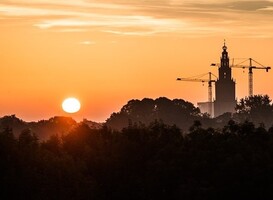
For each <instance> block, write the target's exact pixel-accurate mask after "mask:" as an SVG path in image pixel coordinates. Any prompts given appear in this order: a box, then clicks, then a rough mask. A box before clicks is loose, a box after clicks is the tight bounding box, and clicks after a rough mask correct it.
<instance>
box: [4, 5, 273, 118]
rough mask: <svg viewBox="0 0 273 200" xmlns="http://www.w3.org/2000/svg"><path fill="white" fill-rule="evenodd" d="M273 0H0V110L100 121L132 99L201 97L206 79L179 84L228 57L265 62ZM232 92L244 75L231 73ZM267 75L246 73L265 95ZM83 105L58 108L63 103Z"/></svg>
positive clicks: (241, 92)
mask: <svg viewBox="0 0 273 200" xmlns="http://www.w3.org/2000/svg"><path fill="white" fill-rule="evenodd" d="M272 21H273V1H230V0H227V1H221V2H219V1H216V0H207V1H193V0H188V1H182V0H158V1H153V0H147V1H145V2H143V1H141V0H130V1H129V0H127V1H125V0H112V1H107V0H100V1H92V0H54V1H53V0H1V1H0V46H1V51H0V67H1V78H0V84H1V88H0V90H1V98H0V116H3V115H9V114H16V115H17V116H18V117H20V118H22V119H24V120H26V121H32V120H35V121H36V120H40V119H47V118H49V117H52V116H55V115H67V116H72V117H73V118H75V119H77V120H81V119H83V118H87V119H89V120H93V121H104V120H106V119H107V118H108V117H109V116H110V114H111V113H112V112H115V111H119V110H120V108H121V107H122V106H123V105H124V104H126V103H127V101H128V100H130V99H135V98H137V99H142V98H144V97H149V98H157V97H160V96H166V97H168V98H170V99H173V98H182V99H185V100H188V101H191V102H193V103H196V102H198V101H206V100H207V85H204V86H202V84H201V83H190V82H177V81H176V77H190V76H194V75H198V74H203V73H206V72H209V71H212V72H213V73H214V74H216V75H217V68H213V67H210V63H212V62H219V59H220V55H221V51H222V45H223V40H224V39H226V44H227V46H228V52H229V56H230V58H249V57H252V58H254V59H255V60H257V61H259V62H260V63H262V64H264V65H266V66H271V67H272V66H273V58H272V50H271V49H272V47H273V25H272ZM233 77H234V79H236V90H237V92H236V96H237V98H238V99H239V98H242V97H244V96H246V95H247V94H248V82H247V71H245V72H243V70H241V69H234V70H233ZM272 79H273V71H271V72H269V73H266V72H264V71H262V70H256V71H254V93H255V94H269V95H270V97H271V98H273V88H272V86H271V83H270V81H271V80H272ZM69 96H75V97H77V98H78V99H79V100H80V101H81V103H82V109H81V111H80V112H78V113H76V114H71V115H68V114H65V113H64V112H63V111H62V109H61V103H62V101H63V99H65V98H66V97H69Z"/></svg>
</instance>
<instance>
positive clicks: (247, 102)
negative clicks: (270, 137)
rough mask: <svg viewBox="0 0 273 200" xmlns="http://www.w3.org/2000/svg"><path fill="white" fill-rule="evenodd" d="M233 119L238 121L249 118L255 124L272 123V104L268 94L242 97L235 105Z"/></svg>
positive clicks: (268, 124)
mask: <svg viewBox="0 0 273 200" xmlns="http://www.w3.org/2000/svg"><path fill="white" fill-rule="evenodd" d="M235 109H236V113H237V114H236V115H235V119H237V120H239V121H241V122H242V121H245V120H249V121H252V122H254V123H255V124H256V125H259V124H260V123H264V124H265V125H266V127H270V126H271V125H272V123H273V121H272V117H273V106H272V103H271V99H270V98H269V96H268V95H254V96H250V97H245V98H242V99H241V100H240V101H239V103H238V104H237V105H236V108H235Z"/></svg>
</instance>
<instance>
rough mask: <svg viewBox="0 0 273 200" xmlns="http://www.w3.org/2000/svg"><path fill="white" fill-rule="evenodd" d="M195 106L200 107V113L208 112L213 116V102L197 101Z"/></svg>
mask: <svg viewBox="0 0 273 200" xmlns="http://www.w3.org/2000/svg"><path fill="white" fill-rule="evenodd" d="M197 106H198V108H199V109H200V111H201V113H208V114H209V115H210V116H211V117H213V113H214V106H213V102H198V103H197ZM210 106H211V109H210Z"/></svg>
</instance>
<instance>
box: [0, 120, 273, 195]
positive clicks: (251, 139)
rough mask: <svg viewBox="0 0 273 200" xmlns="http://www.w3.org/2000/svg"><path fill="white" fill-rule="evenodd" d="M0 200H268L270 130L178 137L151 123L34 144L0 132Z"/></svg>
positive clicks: (241, 128) (84, 129)
mask: <svg viewBox="0 0 273 200" xmlns="http://www.w3.org/2000/svg"><path fill="white" fill-rule="evenodd" d="M0 158H1V159H0V173H1V174H0V181H1V183H2V184H1V185H2V186H1V194H0V195H1V196H0V198H1V199H216V198H217V199H219V198H221V199H232V198H236V199H249V198H250V199H253V198H254V199H266V198H272V197H273V193H272V191H273V183H272V180H273V127H272V128H270V129H269V130H268V131H267V130H266V129H264V128H263V127H262V126H260V127H255V126H254V124H253V123H251V122H245V123H236V122H234V121H229V123H228V124H227V125H226V126H225V127H223V129H222V130H215V129H213V128H208V129H204V128H202V125H201V123H200V122H199V121H196V122H195V123H194V124H193V125H192V127H191V128H190V131H189V134H187V135H183V134H182V132H181V131H180V129H178V128H177V127H176V126H168V125H165V124H163V123H161V122H158V121H155V122H153V123H151V124H150V125H149V126H145V125H143V124H142V125H131V126H129V127H127V128H125V129H123V130H122V131H120V132H115V131H112V130H110V129H108V128H107V127H103V128H101V129H98V130H92V129H90V128H89V127H88V126H87V125H85V124H80V125H78V126H77V127H75V128H74V129H73V130H72V131H70V132H69V134H67V135H66V136H63V137H58V136H57V135H53V136H51V138H50V139H49V140H47V141H44V142H39V140H38V138H37V137H36V135H35V134H33V133H32V132H31V131H30V130H25V131H23V132H22V133H21V134H20V136H19V137H18V138H17V139H16V138H15V137H14V136H13V133H12V130H10V129H4V130H2V131H1V132H0Z"/></svg>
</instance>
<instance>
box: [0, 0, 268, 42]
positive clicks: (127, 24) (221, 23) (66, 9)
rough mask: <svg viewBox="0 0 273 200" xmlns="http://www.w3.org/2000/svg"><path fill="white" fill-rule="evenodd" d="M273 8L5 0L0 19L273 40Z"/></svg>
mask: <svg viewBox="0 0 273 200" xmlns="http://www.w3.org/2000/svg"><path fill="white" fill-rule="evenodd" d="M272 8H273V1H258V0H257V1H240V0H238V1H231V0H224V1H221V2H219V1H215V0H207V1H204V0H199V1H198V0H197V1H193V0H189V1H181V0H157V1H154V0H147V1H141V0H131V1H125V0H111V1H110V0H109V1H107V0H101V1H91V0H55V1H51V0H35V1H31V0H20V1H19V0H2V1H1V3H0V18H1V17H4V18H9V17H11V18H12V17H21V19H24V18H26V19H28V20H30V19H31V20H32V22H33V23H32V24H33V26H35V27H37V28H40V29H54V30H55V31H62V32H73V31H75V32H79V31H87V30H96V31H102V32H107V33H110V34H119V35H127V36H128V35H140V36H143V35H154V34H163V33H178V34H181V35H185V36H194V35H196V36H198V37H200V36H202V35H203V36H209V35H210V36H212V35H217V34H230V35H236V36H240V37H273V26H272V25H271V24H272V20H273V9H272ZM1 20H4V19H1ZM254 27H255V28H256V29H255V28H254ZM254 29H255V31H254V32H253V30H254Z"/></svg>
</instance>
